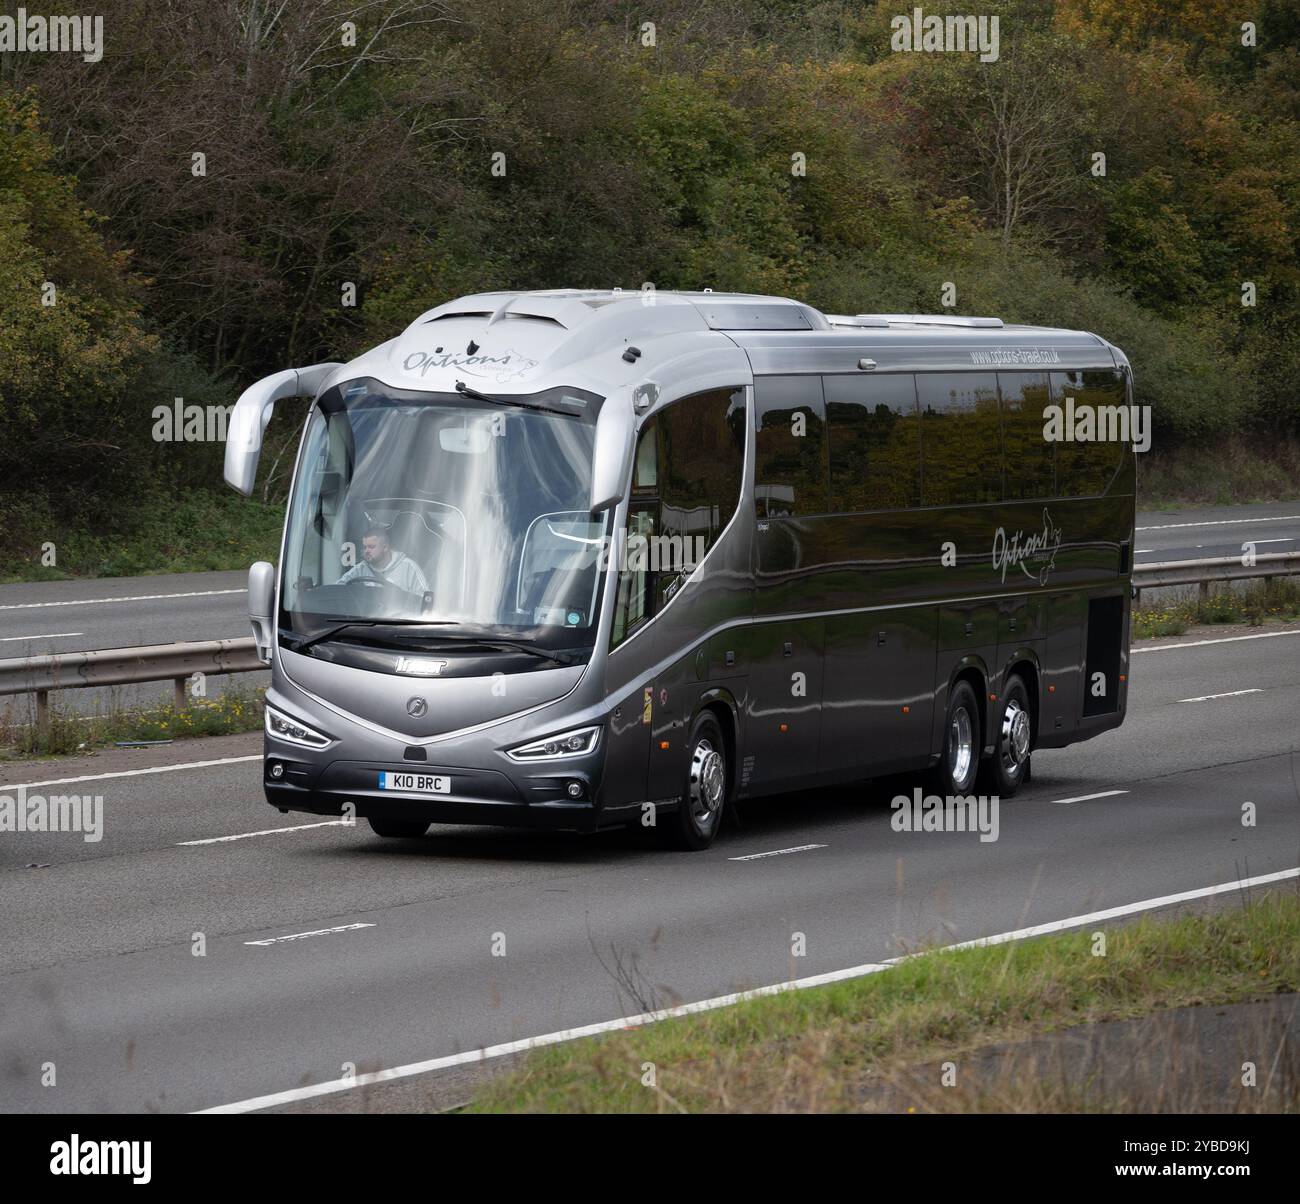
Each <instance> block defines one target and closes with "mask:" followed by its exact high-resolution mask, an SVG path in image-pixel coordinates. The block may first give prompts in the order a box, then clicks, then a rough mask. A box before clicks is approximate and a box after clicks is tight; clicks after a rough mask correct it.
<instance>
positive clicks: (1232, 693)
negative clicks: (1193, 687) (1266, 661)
mask: <svg viewBox="0 0 1300 1204" xmlns="http://www.w3.org/2000/svg"><path fill="white" fill-rule="evenodd" d="M1263 692H1264V691H1263V690H1260V689H1253V690H1229V691H1228V692H1227V693H1226V694H1201V695H1199V696H1198V697H1196V698H1180V699H1179V700H1178V701H1179V702H1212V701H1213V700H1214V699H1216V698H1240V697H1241V696H1242V695H1243V694H1262V693H1263Z"/></svg>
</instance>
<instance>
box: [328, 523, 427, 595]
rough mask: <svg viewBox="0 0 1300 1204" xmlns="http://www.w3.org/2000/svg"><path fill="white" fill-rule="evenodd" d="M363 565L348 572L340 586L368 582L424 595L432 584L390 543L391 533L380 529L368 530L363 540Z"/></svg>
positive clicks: (372, 528) (377, 527)
mask: <svg viewBox="0 0 1300 1204" xmlns="http://www.w3.org/2000/svg"><path fill="white" fill-rule="evenodd" d="M361 555H362V558H363V559H362V561H361V563H360V564H358V565H357V566H356V567H354V568H350V569H348V571H347V572H346V573H344V574H343V576H342V577H340V578H339V579H338V584H339V585H346V584H347V583H348V582H349V581H356V580H358V579H359V578H360V579H368V580H372V581H382V582H385V583H386V584H388V585H395V586H397V588H398V589H402V590H405V591H406V592H407V593H408V594H417V595H419V594H424V593H425V592H426V591H427V590H428V588H429V583H428V582H427V581H426V580H425V578H424V574H423V573H422V572H421V571H420V566H419V565H418V564H416V563H415V561H414V560H412V559H411V558H410V557H409V556H407V555H406V554H405V553H404V552H399V551H398V550H397V549H396V548H394V547H393V545H392V543H391V542H390V541H389V537H388V532H387V531H386V530H385V529H384V528H383V527H380V526H377V525H376V526H370V527H367V528H366V533H365V535H363V536H362V537H361Z"/></svg>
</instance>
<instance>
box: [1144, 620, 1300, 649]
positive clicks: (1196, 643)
mask: <svg viewBox="0 0 1300 1204" xmlns="http://www.w3.org/2000/svg"><path fill="white" fill-rule="evenodd" d="M1279 635H1300V627H1297V628H1295V630H1293V631H1261V632H1260V633H1259V634H1258V635H1225V636H1222V637H1220V638H1219V639H1217V640H1188V641H1187V643H1185V644H1157V645H1156V646H1155V647H1154V648H1134V649H1132V651H1133V653H1134V655H1136V654H1137V653H1139V652H1169V651H1171V650H1172V649H1175V648H1201V647H1204V646H1205V645H1206V644H1235V643H1237V642H1238V641H1239V640H1271V639H1274V638H1275V637H1277V636H1279Z"/></svg>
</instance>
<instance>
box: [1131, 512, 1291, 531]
mask: <svg viewBox="0 0 1300 1204" xmlns="http://www.w3.org/2000/svg"><path fill="white" fill-rule="evenodd" d="M1298 519H1300V514H1279V515H1277V517H1276V518H1216V519H1213V520H1210V521H1207V522H1201V523H1161V524H1160V525H1159V526H1155V527H1134V528H1133V529H1134V530H1135V531H1172V530H1174V529H1175V528H1176V527H1236V526H1239V525H1240V524H1241V523H1293V522H1295V521H1297V520H1298Z"/></svg>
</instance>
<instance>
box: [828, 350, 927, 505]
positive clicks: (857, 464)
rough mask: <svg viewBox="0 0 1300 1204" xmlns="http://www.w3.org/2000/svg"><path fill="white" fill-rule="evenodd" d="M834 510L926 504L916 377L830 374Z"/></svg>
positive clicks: (829, 428)
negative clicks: (922, 485) (922, 478)
mask: <svg viewBox="0 0 1300 1204" xmlns="http://www.w3.org/2000/svg"><path fill="white" fill-rule="evenodd" d="M822 389H823V390H824V392H825V394H826V428H827V435H828V438H829V442H830V481H831V499H830V504H831V509H833V510H836V511H838V512H839V513H841V514H852V513H855V512H857V511H860V510H904V509H907V508H908V507H912V506H919V505H920V504H921V422H920V416H919V415H918V413H917V409H916V380H915V378H914V377H912V376H911V375H904V374H897V375H885V376H824V377H822Z"/></svg>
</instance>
